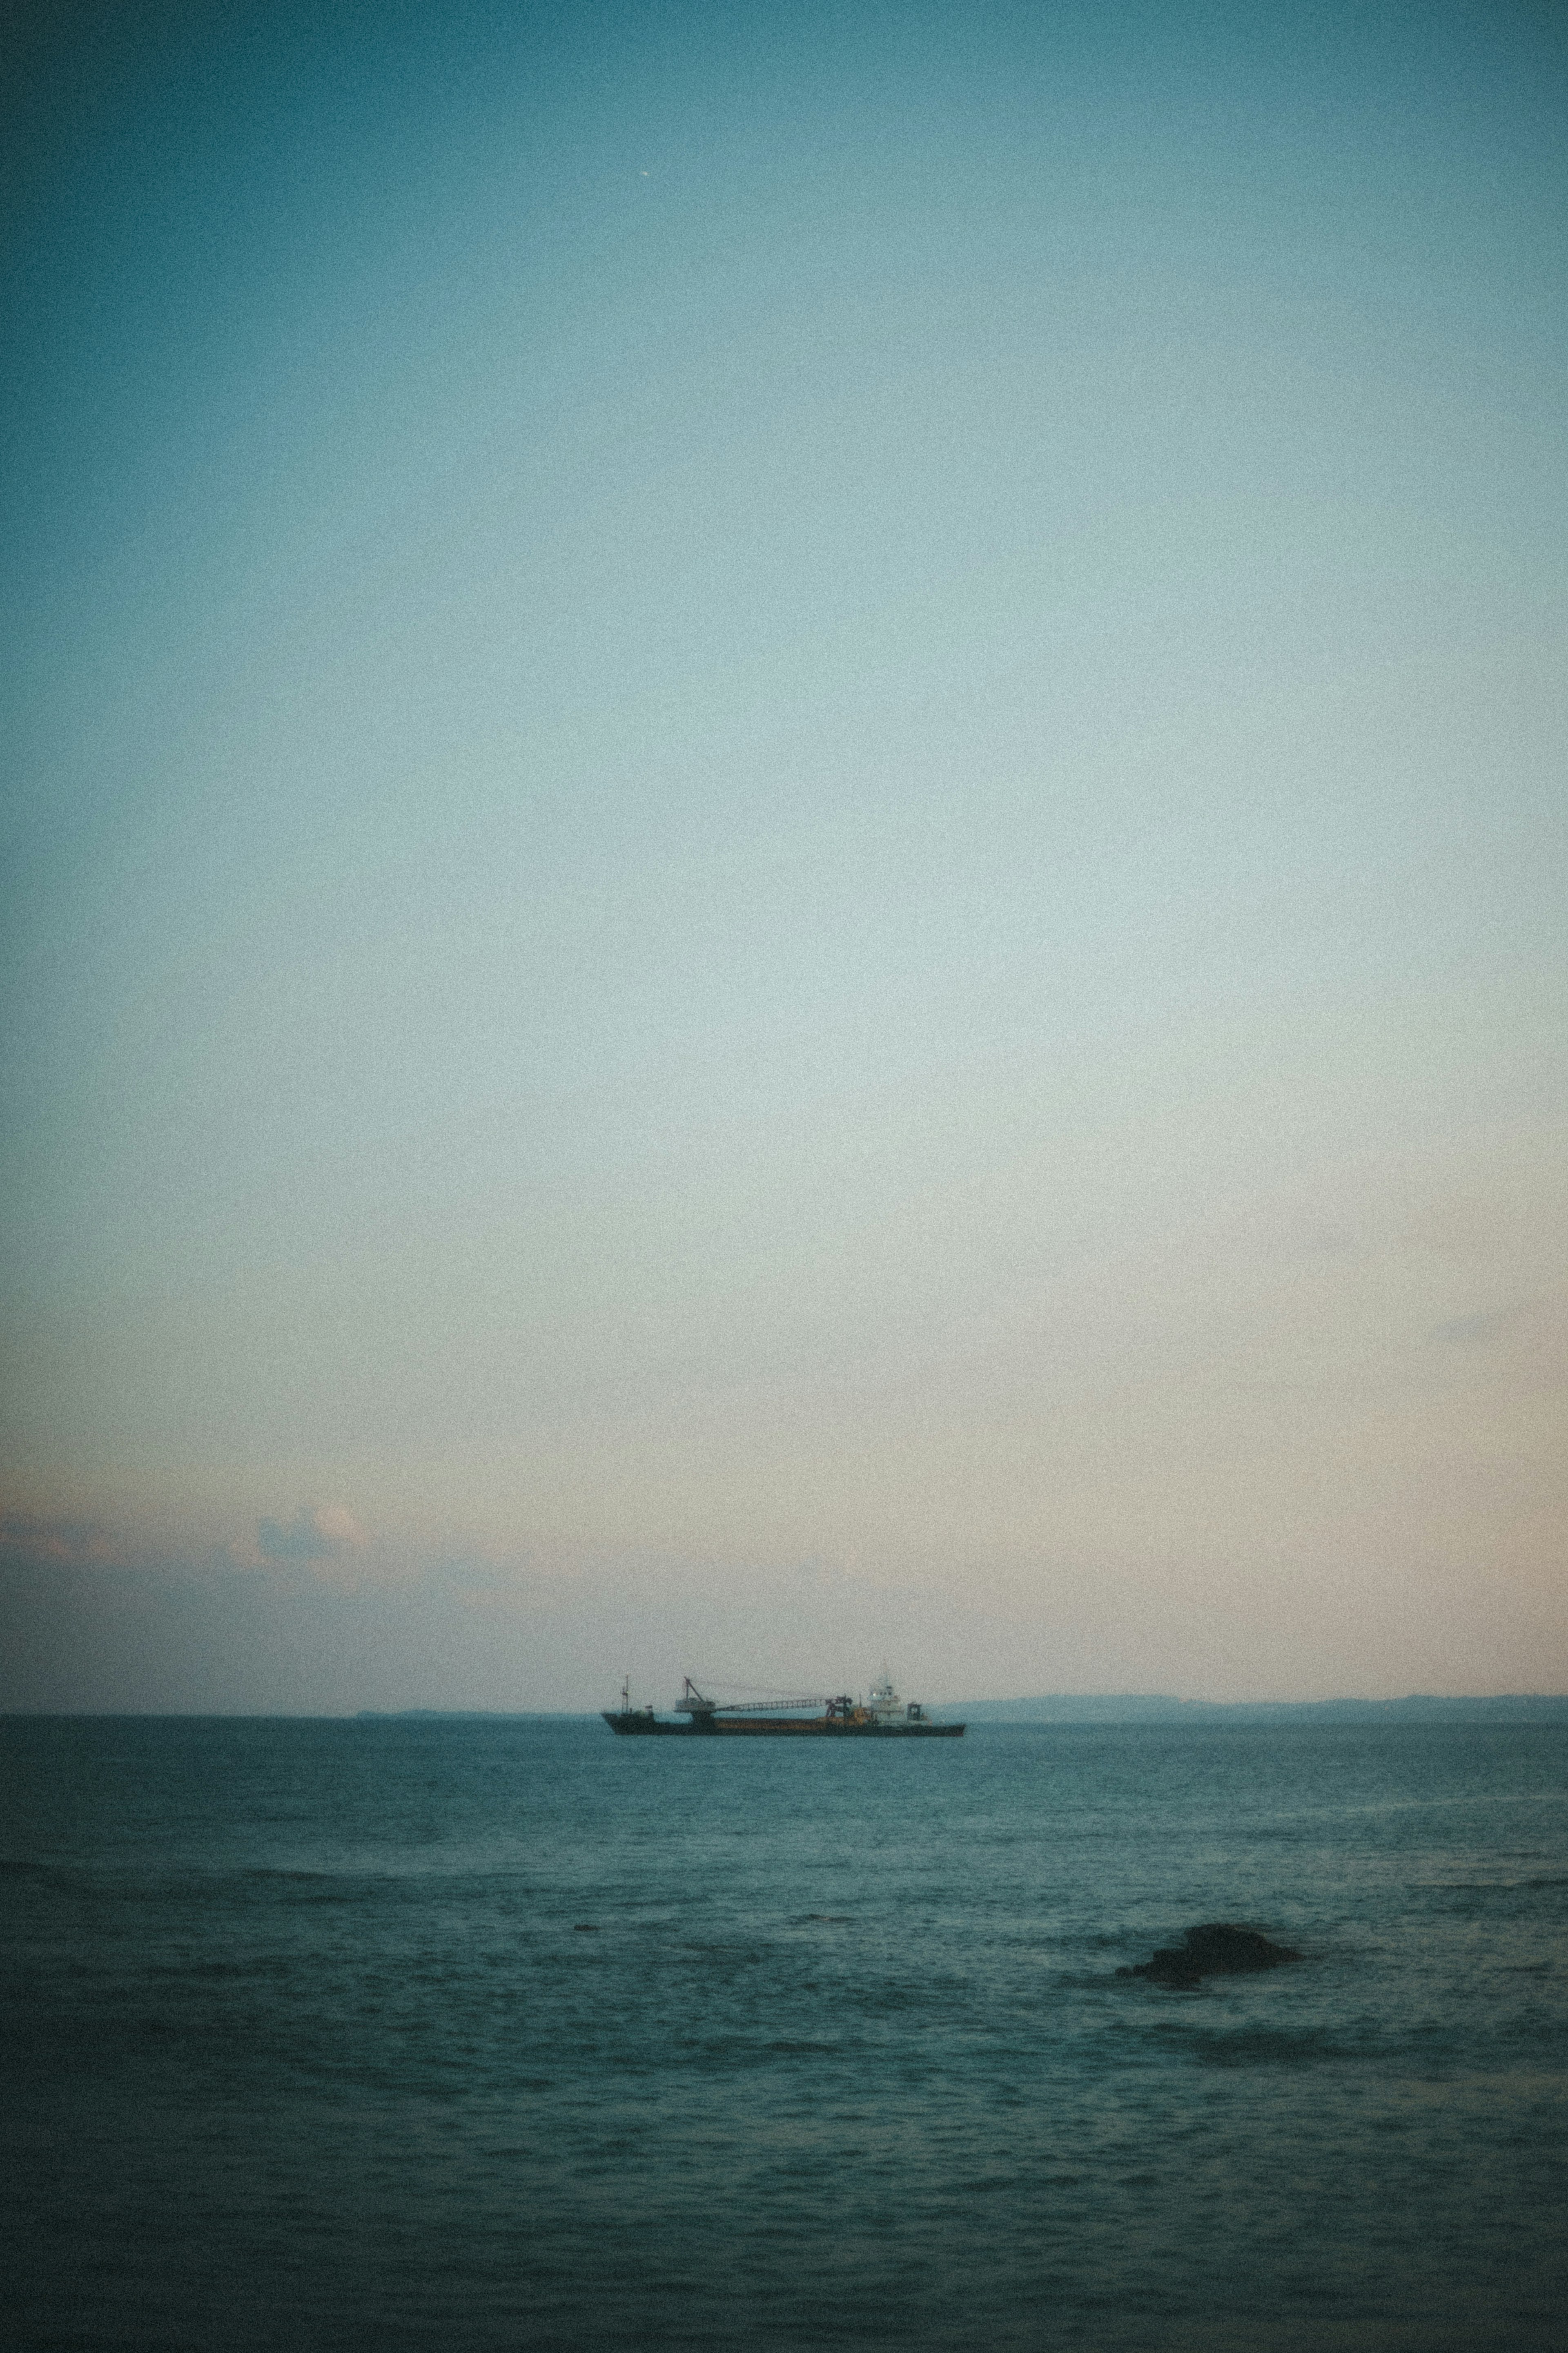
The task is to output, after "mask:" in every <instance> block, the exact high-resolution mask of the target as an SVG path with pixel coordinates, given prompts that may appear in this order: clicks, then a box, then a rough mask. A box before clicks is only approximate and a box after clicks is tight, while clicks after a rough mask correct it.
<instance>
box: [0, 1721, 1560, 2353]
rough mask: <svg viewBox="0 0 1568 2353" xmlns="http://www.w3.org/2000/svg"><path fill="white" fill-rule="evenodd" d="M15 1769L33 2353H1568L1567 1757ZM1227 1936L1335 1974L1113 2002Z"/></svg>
mask: <svg viewBox="0 0 1568 2353" xmlns="http://www.w3.org/2000/svg"><path fill="white" fill-rule="evenodd" d="M0 1767H3V1771H4V1819H3V1821H0V1871H3V1874H4V1875H3V1881H0V1884H3V1887H4V1906H5V1921H6V1927H5V1954H4V1961H3V1983H4V1992H5V2059H4V2083H3V2085H0V2097H3V2099H4V2105H5V2114H6V2116H7V2119H8V2121H7V2125H6V2129H5V2148H6V2155H5V2183H4V2208H5V2211H4V2214H3V2216H0V2227H3V2230H4V2236H5V2243H6V2245H7V2246H8V2247H9V2249H10V2250H11V2253H10V2254H9V2256H8V2257H7V2259H6V2263H7V2270H8V2272H9V2274H10V2278H9V2284H8V2286H7V2289H6V2291H5V2294H6V2303H7V2307H8V2310H9V2313H10V2328H11V2332H12V2334H11V2338H10V2341H11V2342H12V2343H13V2344H15V2345H16V2346H17V2347H18V2348H21V2353H44V2349H45V2348H48V2353H61V2348H81V2353H121V2348H125V2353H130V2348H160V2353H167V2348H203V2353H206V2348H220V2347H221V2348H234V2353H261V2348H279V2353H281V2348H290V2353H295V2348H372V2347H374V2348H378V2353H381V2349H382V2348H384V2353H400V2348H403V2349H405V2353H426V2348H430V2353H434V2348H437V2347H440V2348H444V2353H447V2349H448V2348H455V2353H491V2348H531V2353H535V2349H536V2353H572V2348H578V2347H588V2346H595V2345H598V2344H610V2343H620V2344H623V2345H627V2346H636V2347H648V2348H665V2347H668V2348H675V2347H677V2346H679V2347H683V2348H692V2347H696V2348H703V2347H716V2346H719V2345H724V2346H726V2347H732V2346H733V2345H735V2344H736V2343H737V2342H741V2343H748V2344H749V2343H753V2342H754V2343H756V2344H759V2345H763V2346H777V2347H779V2348H795V2347H800V2348H805V2347H807V2346H811V2347H813V2348H816V2347H817V2346H818V2345H819V2344H821V2343H822V2342H823V2341H825V2340H826V2341H835V2342H837V2343H839V2344H842V2345H844V2346H846V2347H859V2346H868V2347H869V2346H884V2345H886V2346H892V2345H902V2346H905V2347H909V2348H928V2347H929V2348H970V2347H975V2348H979V2347H984V2348H987V2349H988V2353H997V2349H998V2348H1041V2349H1042V2353H1048V2349H1049V2348H1062V2353H1138V2348H1149V2353H1154V2348H1205V2353H1230V2348H1236V2353H1241V2348H1247V2353H1271V2348H1279V2353H1295V2348H1300V2353H1307V2348H1312V2353H1337V2348H1345V2349H1346V2353H1349V2348H1365V2353H1374V2349H1375V2353H1384V2348H1394V2353H1398V2348H1410V2353H1446V2348H1455V2353H1458V2348H1461V2347H1462V2348H1465V2353H1485V2349H1486V2348H1498V2353H1502V2348H1509V2353H1514V2348H1521V2353H1522V2348H1547V2347H1553V2348H1555V2347H1559V2346H1560V2345H1561V2344H1562V2342H1563V2335H1562V2330H1563V2317H1562V2316H1563V2311H1564V2310H1565V2309H1568V2231H1565V2230H1564V2228H1563V2220H1564V2214H1565V2213H1568V2197H1565V2191H1568V2098H1565V2093H1568V1726H1564V1725H1558V1724H1550V1723H1548V1724H1534V1725H1421V1724H1400V1725H1377V1726H1372V1727H1360V1726H1349V1725H1330V1724H1310V1725H1295V1726H1292V1725H1284V1726H1273V1725H1234V1726H1232V1725H1209V1724H1205V1725H1173V1726H1172V1725H1129V1726H1115V1727H1100V1726H1096V1727H1075V1726H1070V1725H1039V1726H1029V1725H984V1726H975V1727H973V1728H972V1730H971V1731H970V1733H969V1735H968V1736H967V1737H966V1738H965V1739H964V1740H963V1741H959V1742H952V1741H942V1742H935V1743H930V1744H927V1743H920V1742H907V1743H906V1742H895V1743H871V1742H857V1743H843V1744H834V1745H832V1746H828V1745H826V1744H819V1743H816V1742H773V1741H767V1742H750V1741H747V1742H736V1741H668V1740H667V1741H629V1740H616V1739H614V1738H613V1737H612V1736H610V1734H609V1732H608V1731H607V1729H606V1728H605V1725H603V1724H602V1723H600V1722H599V1721H598V1720H597V1719H595V1720H594V1721H592V1722H587V1721H583V1720H581V1719H553V1720H552V1719H526V1718H524V1719H509V1718H498V1719H493V1720H489V1721H468V1720H456V1721H447V1720H438V1719H435V1720H425V1719H417V1718H415V1719H397V1718H392V1719H379V1720H369V1721H366V1720H362V1721H359V1722H325V1721H280V1720H279V1721H274V1720H268V1721H241V1720H225V1721H219V1720H195V1719H190V1720H171V1719H163V1720H154V1719H98V1720H70V1721H65V1720H58V1719H56V1720H49V1719H11V1720H8V1721H5V1722H0ZM1215 1918H1226V1919H1234V1920H1242V1921H1247V1922H1250V1923H1253V1924H1254V1925H1256V1926H1260V1927H1263V1928H1265V1929H1267V1930H1268V1933H1269V1934H1270V1935H1272V1936H1278V1937H1279V1938H1281V1939H1282V1940H1283V1941H1285V1942H1286V1943H1288V1944H1290V1945H1293V1946H1296V1947H1300V1950H1301V1952H1302V1953H1303V1955H1304V1960H1303V1962H1302V1964H1301V1966H1300V1967H1299V1968H1291V1969H1287V1970H1280V1971H1279V1972H1277V1973H1275V1974H1273V1975H1270V1976H1268V1977H1262V1978H1232V1979H1220V1980H1209V1981H1207V1982H1205V1985H1204V1986H1203V1987H1202V1988H1201V1989H1199V1990H1198V1991H1197V1992H1187V1993H1179V1992H1170V1991H1165V1990H1162V1989H1159V1988H1157V1987H1154V1986H1152V1985H1150V1984H1148V1983H1147V1982H1145V1981H1143V1980H1140V1979H1136V1978H1124V1977H1118V1975H1117V1974H1116V1972H1117V1968H1118V1966H1119V1964H1124V1963H1127V1962H1131V1961H1134V1960H1139V1959H1143V1958H1146V1957H1147V1956H1148V1954H1149V1953H1150V1951H1151V1950H1152V1948H1153V1947H1154V1946H1155V1945H1157V1944H1162V1943H1168V1942H1170V1941H1171V1940H1172V1938H1173V1936H1175V1935H1176V1934H1177V1933H1179V1931H1180V1930H1181V1929H1182V1928H1183V1927H1184V1926H1187V1925H1189V1924H1191V1923H1193V1922H1195V1921H1200V1920H1207V1919H1215Z"/></svg>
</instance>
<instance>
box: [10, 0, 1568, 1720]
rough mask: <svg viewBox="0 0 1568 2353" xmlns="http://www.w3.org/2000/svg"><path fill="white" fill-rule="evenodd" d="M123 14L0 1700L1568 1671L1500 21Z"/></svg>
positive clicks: (14, 1220)
mask: <svg viewBox="0 0 1568 2353" xmlns="http://www.w3.org/2000/svg"><path fill="white" fill-rule="evenodd" d="M330 14H331V12H329V15H330ZM100 34H101V38H100V42H99V45H98V46H97V47H93V46H92V45H91V44H87V45H83V44H81V43H79V42H75V41H73V39H72V37H71V35H70V32H69V28H68V27H65V28H63V29H61V30H59V31H58V32H56V33H50V32H49V31H48V30H47V29H45V30H41V31H40V32H39V33H38V34H37V37H36V38H35V39H34V40H33V41H32V43H31V46H30V47H27V45H26V44H24V48H25V50H26V56H25V59H24V63H25V68H26V70H25V71H23V72H21V73H20V74H19V75H18V76H17V77H16V78H15V79H16V91H15V92H14V93H13V97H12V99H11V100H10V101H9V102H10V103H11V104H12V105H13V106H14V108H15V110H16V119H15V122H14V124H13V126H12V128H13V135H12V137H11V139H10V140H9V142H7V144H8V149H9V152H11V153H12V154H13V156H14V157H15V159H16V160H15V161H14V163H13V165H12V170H11V187H10V204H9V206H8V212H9V217H10V222H11V228H10V235H9V238H8V242H7V245H6V249H5V287H6V300H7V302H8V305H9V307H10V310H11V314H12V322H13V332H12V335H11V339H10V341H11V348H12V349H13V351H14V353H16V359H15V361H14V364H13V369H12V374H11V382H10V385H9V387H8V389H7V391H6V393H5V411H6V427H7V446H8V449H9V452H10V464H9V467H8V473H9V475H10V477H11V480H12V482H13V485H14V487H13V490H12V492H11V497H10V502H9V503H10V522H9V529H8V533H7V541H6V551H7V552H6V554H5V566H4V581H5V621H6V633H7V641H8V643H9V645H10V646H11V648H12V650H13V659H12V662H11V664H10V665H9V670H10V674H11V675H10V682H9V683H8V685H7V687H6V689H5V703H6V707H5V718H6V733H7V736H8V739H9V740H10V741H11V742H12V743H13V744H15V745H16V746H18V747H19V751H18V753H17V754H16V755H14V757H13V760H12V761H11V762H10V763H9V764H8V767H9V772H10V780H9V782H8V783H7V785H6V787H5V808H4V813H5V847H4V858H3V860H0V868H3V874H4V880H3V882H0V892H3V901H0V903H3V906H4V941H3V952H4V959H5V961H4V973H5V1025H4V1026H5V1043H4V1080H5V1094H4V1101H5V1123H4V1138H3V1155H4V1157H3V1163H0V1186H3V1188H4V1194H5V1199H6V1201H7V1203H8V1213H7V1217H6V1220H5V1258H4V1267H3V1293H0V1297H3V1303H4V1312H5V1328H6V1333H7V1342H6V1359H5V1361H6V1371H5V1390H4V1398H3V1409H4V1470H5V1480H4V1489H3V1492H0V1596H3V1597H4V1599H3V1601H0V1607H3V1608H4V1609H5V1616H6V1633H5V1641H4V1642H3V1643H0V1652H3V1654H4V1656H5V1661H6V1663H5V1667H4V1670H3V1671H0V1706H3V1707H22V1708H31V1707H45V1708H59V1707H65V1708H70V1707H121V1706H124V1707H129V1708H148V1707H151V1708H161V1707H167V1708H174V1709H184V1708H197V1709H199V1708H205V1707H212V1708H216V1709H232V1708H240V1709H257V1710H268V1709H279V1710H285V1711H291V1710H299V1709H317V1708H319V1709H322V1710H328V1711H331V1710H339V1709H344V1708H348V1709H352V1708H355V1707H362V1706H363V1707H386V1706H421V1705H424V1706H437V1707H464V1706H474V1707H519V1708H529V1707H538V1706H555V1705H560V1706H571V1707H575V1706H591V1705H597V1704H607V1702H608V1701H609V1699H610V1698H612V1697H613V1695H614V1693H615V1691H616V1689H617V1688H618V1686H619V1683H620V1678H621V1675H622V1673H623V1672H626V1671H627V1670H628V1669H629V1670H630V1671H631V1672H632V1674H633V1677H634V1681H635V1682H636V1683H637V1685H638V1686H639V1688H642V1689H644V1690H646V1691H647V1692H648V1693H649V1694H650V1695H655V1696H668V1695H671V1694H673V1692H674V1690H675V1689H676V1688H678V1686H679V1679H680V1676H681V1674H682V1673H683V1672H687V1671H690V1672H694V1673H698V1672H707V1673H709V1674H710V1675H711V1676H713V1678H714V1679H715V1680H717V1681H724V1680H731V1681H735V1682H748V1683H758V1684H768V1685H779V1686H788V1685H792V1684H796V1683H799V1684H801V1685H803V1686H810V1687H817V1686H832V1687H835V1688H837V1687H839V1686H841V1685H842V1684H844V1683H846V1682H852V1683H857V1684H861V1683H865V1682H866V1681H867V1680H868V1678H869V1677H870V1676H871V1675H872V1674H873V1673H875V1672H876V1671H877V1670H878V1668H879V1665H880V1663H881V1662H882V1660H883V1658H884V1657H887V1658H888V1659H889V1662H891V1664H892V1667H893V1670H894V1672H895V1675H896V1676H897V1678H898V1680H899V1681H900V1684H901V1686H902V1687H903V1688H904V1689H905V1690H907V1691H910V1692H918V1693H920V1694H921V1695H923V1696H926V1697H928V1698H930V1699H931V1700H932V1701H933V1702H941V1701H942V1700H943V1699H955V1698H965V1697H968V1698H982V1697H985V1696H1007V1695H1014V1694H1033V1693H1041V1692H1080V1693H1110V1692H1118V1691H1125V1692H1169V1693H1172V1694H1175V1695H1179V1696H1186V1697H1199V1698H1221V1699H1224V1698H1313V1697H1323V1696H1337V1695H1346V1696H1380V1695H1397V1694H1405V1693H1408V1692H1414V1691H1425V1692H1434V1693H1452V1694H1468V1693H1475V1694H1481V1693H1495V1692H1509V1691H1557V1692H1563V1691H1568V1576H1565V1574H1564V1570H1565V1567H1568V1414H1565V1410H1564V1408H1565V1401H1568V1262H1565V1249H1564V1242H1565V1235H1568V1216H1565V1212H1568V1086H1565V1083H1564V1076H1565V1073H1564V1041H1565V1039H1568V954H1565V941H1564V928H1565V927H1564V914H1563V910H1564V907H1565V906H1568V858H1565V855H1564V852H1565V849H1568V838H1565V837H1568V793H1565V786H1564V762H1563V750H1564V742H1565V733H1568V731H1565V727H1564V720H1565V716H1568V708H1565V706H1568V662H1565V660H1564V652H1565V647H1564V618H1565V615H1568V513H1565V512H1564V509H1565V506H1568V497H1565V478H1564V468H1563V449H1564V424H1565V419H1564V414H1563V406H1564V402H1563V388H1564V384H1565V382H1568V374H1565V370H1564V359H1565V357H1568V350H1565V345H1568V299H1565V298H1568V268H1565V265H1564V260H1563V246H1562V221H1563V217H1564V213H1565V209H1568V140H1565V138H1564V132H1565V131H1568V120H1565V117H1568V41H1565V36H1564V31H1563V25H1562V23H1561V21H1559V20H1558V19H1557V18H1556V17H1555V16H1553V15H1552V13H1551V12H1547V11H1544V10H1536V9H1532V8H1530V7H1525V6H1520V7H1517V8H1500V9H1497V10H1493V11H1483V12H1475V11H1465V10H1462V9H1459V8H1458V7H1454V8H1449V7H1447V6H1445V5H1438V6H1436V7H1435V8H1433V9H1432V10H1429V11H1424V12H1420V14H1419V16H1411V15H1410V14H1409V13H1408V12H1398V11H1394V10H1377V9H1373V10H1364V9H1352V8H1351V7H1349V6H1345V7H1343V8H1335V7H1331V8H1329V9H1327V10H1310V11H1309V10H1307V9H1305V8H1302V9H1291V8H1287V9H1286V10H1284V11H1283V12H1272V13H1271V14H1270V16H1269V17H1268V21H1267V22H1262V21H1259V20H1258V17H1257V16H1256V13H1255V12H1247V11H1243V10H1241V9H1239V8H1234V9H1233V8H1228V7H1210V6H1194V7H1192V8H1190V9H1189V8H1175V9H1169V8H1162V9H1154V8H1148V9H1146V10H1142V11H1140V10H1137V9H1134V10H1132V11H1131V12H1126V13H1124V14H1122V15H1121V16H1118V17H1116V18H1115V19H1114V21H1111V20H1110V19H1108V18H1107V16H1106V14H1105V12H1103V11H1101V10H1098V9H1094V8H1090V7H1089V6H1087V5H1085V6H1076V5H1075V6H1068V7H1067V8H1065V9H1062V10H1059V11H1056V12H1047V11H1042V10H1038V9H1034V8H1027V9H1026V8H1019V7H1013V6H1006V5H997V6H985V5H982V6H979V7H977V8H974V9H965V10H962V11H960V10H944V9H940V8H935V7H924V6H921V5H916V6H914V7H912V8H900V9H897V10H894V9H890V8H889V9H883V8H880V7H877V6H868V7H866V8H863V9H860V8H857V9H851V10H841V9H836V8H833V7H829V6H826V5H820V6H816V5H806V6H801V7H795V8H791V7H785V8H784V9H783V10H782V11H781V12H777V13H771V14H770V17H769V20H768V22H767V23H766V24H763V23H761V22H754V21H752V16H750V15H749V14H747V13H742V12H737V11H730V10H727V9H725V8H722V7H720V6H718V5H689V6H685V7H680V6H677V7H675V8H673V9H671V10H668V11H663V10H661V11H659V12H657V14H652V13H650V12H647V11H646V10H635V9H629V8H614V7H605V8H601V9H593V8H579V7H574V8H571V9H561V10H552V9H543V10H536V11H530V12H517V13H516V14H515V15H511V14H507V13H505V12H493V13H492V12H490V11H489V10H488V9H485V8H481V7H472V8H469V7H462V6H459V7H458V8H457V9H456V10H454V11H443V12H441V16H440V21H439V22H438V23H431V22H427V21H426V20H425V19H424V18H422V17H420V16H417V15H416V14H415V13H414V12H399V11H393V12H390V13H389V14H388V15H387V16H385V17H384V19H378V20H377V23H376V25H375V26H370V25H368V24H364V25H362V24H359V23H358V22H357V21H356V22H355V23H354V24H353V25H347V24H342V25H330V26H322V25H321V24H320V23H318V22H317V21H316V19H315V18H313V17H311V16H309V15H307V14H306V13H304V12H300V11H295V10H293V9H291V8H289V7H288V6H287V5H286V6H284V7H283V8H282V9H281V10H280V11H276V12H269V14H268V16H267V17H266V19H265V20H264V19H263V18H262V17H261V16H259V15H258V16H254V17H250V18H247V17H246V16H243V14H241V15H238V16H232V17H231V16H228V14H227V13H225V15H224V16H223V18H222V20H221V21H220V20H219V19H216V18H212V17H211V16H208V15H206V14H205V13H204V12H200V11H195V10H192V11H190V12H188V13H187V12H184V11H182V10H181V9H178V8H176V9H174V10H172V11H171V12H168V13H167V14H166V15H164V16H160V17H159V18H158V19H157V22H156V24H155V25H154V24H153V23H151V22H139V21H138V20H137V19H136V17H135V16H134V13H132V14H131V15H128V16H127V17H126V18H125V20H124V22H123V23H121V24H119V25H118V26H114V25H110V24H109V23H108V21H107V20H106V21H105V25H104V26H102V27H100Z"/></svg>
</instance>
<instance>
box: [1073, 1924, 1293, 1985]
mask: <svg viewBox="0 0 1568 2353" xmlns="http://www.w3.org/2000/svg"><path fill="white" fill-rule="evenodd" d="M1300 1957H1301V1956H1300V1953H1298V1952H1294V1951H1292V1949H1291V1947H1289V1945H1276V1944H1275V1943H1273V1942H1272V1940H1271V1939H1270V1938H1269V1937H1268V1936H1262V1935H1260V1934H1259V1932H1258V1930H1257V1929H1256V1928H1237V1927H1234V1926H1232V1925H1231V1923H1230V1922H1229V1921H1228V1920H1209V1921H1205V1924H1204V1925H1203V1926H1202V1927H1198V1928H1189V1929H1187V1930H1186V1932H1185V1935H1184V1940H1183V1942H1182V1943H1181V1944H1180V1945H1163V1946H1162V1947H1160V1949H1159V1950H1158V1951H1157V1952H1156V1953H1155V1955H1154V1957H1153V1959H1152V1961H1140V1962H1138V1963H1137V1965H1136V1966H1135V1967H1134V1968H1130V1969H1118V1970H1117V1972H1116V1974H1117V1976H1118V1977H1119V1978H1150V1979H1151V1980H1152V1982H1153V1983H1154V1984H1155V1985H1163V1986H1174V1987H1176V1988H1178V1989H1182V1990H1185V1991H1190V1990H1191V1989H1192V1988H1193V1987H1194V1986H1195V1985H1197V1984H1198V1983H1200V1981H1201V1980H1202V1979H1203V1978H1234V1977H1243V1976H1247V1975H1248V1974H1249V1973H1250V1972H1251V1971H1253V1970H1255V1969H1277V1968H1279V1967H1280V1966H1281V1965H1282V1964H1283V1963H1284V1962H1286V1961H1299V1960H1300Z"/></svg>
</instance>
